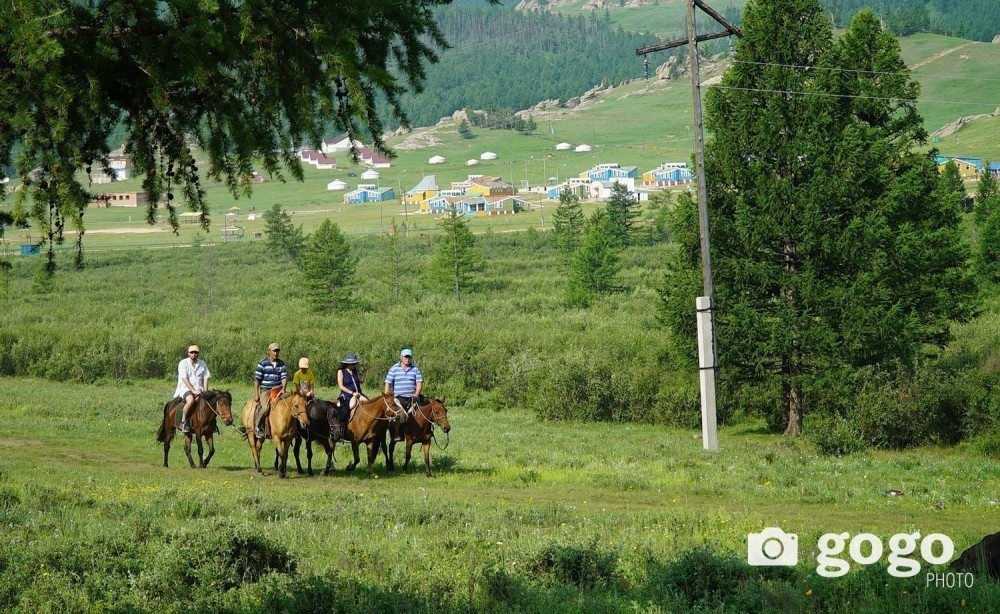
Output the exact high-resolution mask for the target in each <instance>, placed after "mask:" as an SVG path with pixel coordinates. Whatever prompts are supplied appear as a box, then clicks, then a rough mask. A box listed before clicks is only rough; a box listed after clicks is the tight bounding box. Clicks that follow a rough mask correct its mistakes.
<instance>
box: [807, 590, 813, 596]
mask: <svg viewBox="0 0 1000 614" xmlns="http://www.w3.org/2000/svg"><path fill="white" fill-rule="evenodd" d="M812 594H813V589H809V590H807V591H806V596H807V597H808V596H809V595H812Z"/></svg>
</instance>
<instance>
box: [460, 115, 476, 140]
mask: <svg viewBox="0 0 1000 614" xmlns="http://www.w3.org/2000/svg"><path fill="white" fill-rule="evenodd" d="M458 134H459V135H461V137H462V138H463V139H472V138H475V137H476V135H475V134H473V133H472V128H470V127H469V122H468V120H466V119H465V118H463V119H462V121H461V122H460V123H459V124H458Z"/></svg>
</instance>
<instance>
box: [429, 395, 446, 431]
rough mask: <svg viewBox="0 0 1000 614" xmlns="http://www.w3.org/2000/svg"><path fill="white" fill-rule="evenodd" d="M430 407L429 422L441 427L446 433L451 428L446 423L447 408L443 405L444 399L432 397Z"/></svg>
mask: <svg viewBox="0 0 1000 614" xmlns="http://www.w3.org/2000/svg"><path fill="white" fill-rule="evenodd" d="M429 405H430V407H431V412H430V413H431V416H430V417H431V422H433V423H434V424H436V425H438V426H440V427H441V430H442V431H444V432H445V433H447V432H448V431H450V430H451V424H449V423H448V408H447V407H445V406H444V399H434V400H432V401H431V402H430V403H429Z"/></svg>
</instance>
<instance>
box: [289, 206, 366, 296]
mask: <svg viewBox="0 0 1000 614" xmlns="http://www.w3.org/2000/svg"><path fill="white" fill-rule="evenodd" d="M356 263H357V259H356V258H355V257H353V256H352V255H351V246H350V244H349V243H348V242H347V237H345V236H344V234H343V233H342V232H340V227H339V226H337V225H336V224H334V223H333V222H331V221H330V220H323V222H322V223H321V224H320V225H319V227H318V228H317V229H316V230H315V231H314V232H313V234H312V235H311V236H310V237H309V242H308V244H306V248H305V253H304V254H303V256H302V272H303V274H304V276H305V286H306V291H307V295H308V297H309V301H310V302H311V303H312V304H313V306H314V307H315V308H316V309H318V310H326V309H334V308H337V307H342V306H344V305H345V304H346V303H347V300H348V299H349V298H350V295H351V285H352V284H353V283H354V267H355V266H356Z"/></svg>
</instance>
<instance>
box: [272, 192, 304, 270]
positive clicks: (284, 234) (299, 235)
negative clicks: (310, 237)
mask: <svg viewBox="0 0 1000 614" xmlns="http://www.w3.org/2000/svg"><path fill="white" fill-rule="evenodd" d="M264 234H266V235H267V246H268V247H269V248H270V249H271V250H273V251H277V252H284V253H286V254H288V257H289V258H291V259H292V262H294V263H295V265H296V266H298V267H299V268H301V267H302V253H303V252H304V251H305V245H306V237H305V234H304V233H303V232H302V225H301V224H300V225H299V226H298V227H296V226H295V225H293V224H292V217H291V216H290V215H288V212H287V211H285V209H284V207H282V206H281V205H280V204H278V203H274V204H273V205H272V206H271V208H270V209H269V210H268V211H266V212H264Z"/></svg>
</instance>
